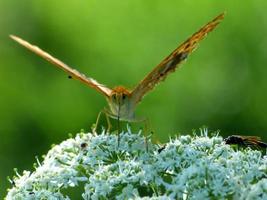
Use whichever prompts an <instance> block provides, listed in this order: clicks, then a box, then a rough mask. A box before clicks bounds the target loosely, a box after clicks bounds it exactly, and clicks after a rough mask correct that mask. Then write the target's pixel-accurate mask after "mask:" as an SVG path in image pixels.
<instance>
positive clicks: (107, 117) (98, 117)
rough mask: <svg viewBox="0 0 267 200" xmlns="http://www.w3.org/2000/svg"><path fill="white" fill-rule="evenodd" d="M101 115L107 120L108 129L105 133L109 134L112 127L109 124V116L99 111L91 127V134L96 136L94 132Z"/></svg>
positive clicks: (103, 111)
mask: <svg viewBox="0 0 267 200" xmlns="http://www.w3.org/2000/svg"><path fill="white" fill-rule="evenodd" d="M101 114H105V117H106V120H107V125H108V128H107V129H106V133H109V132H110V129H111V127H112V126H111V123H110V119H109V115H108V113H107V112H106V110H101V111H100V112H99V113H98V115H97V118H96V122H95V124H94V125H93V126H92V132H93V134H97V133H96V131H97V127H98V124H99V119H100V117H101Z"/></svg>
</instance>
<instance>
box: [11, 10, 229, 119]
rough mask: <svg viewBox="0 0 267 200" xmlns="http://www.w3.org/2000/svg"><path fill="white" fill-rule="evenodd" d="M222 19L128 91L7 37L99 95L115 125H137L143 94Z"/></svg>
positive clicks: (35, 47)
mask: <svg viewBox="0 0 267 200" xmlns="http://www.w3.org/2000/svg"><path fill="white" fill-rule="evenodd" d="M223 18H224V14H220V15H218V16H217V17H216V18H214V19H213V20H212V21H210V22H209V23H207V24H206V25H205V26H203V27H202V28H201V29H200V30H199V31H197V32H196V33H195V34H193V35H192V36H191V37H189V38H188V39H187V40H186V41H185V42H183V43H182V44H181V45H180V46H179V47H178V48H176V49H175V50H174V51H173V52H172V53H171V54H170V55H169V56H167V57H166V58H165V59H164V60H163V61H162V62H161V63H159V64H158V65H157V66H156V67H155V68H154V69H153V70H152V71H151V72H150V73H149V74H148V75H146V76H145V78H144V79H143V80H142V81H141V82H139V83H138V84H137V85H136V86H135V87H134V88H133V89H131V90H129V89H126V88H125V87H124V86H117V87H114V88H113V89H111V88H109V87H107V86H105V85H103V84H100V83H98V82H97V81H96V80H94V79H92V78H89V77H86V76H85V75H84V74H82V73H80V72H78V71H77V70H76V69H73V68H71V67H69V66H68V65H66V64H65V63H63V62H62V61H60V60H58V59H57V58H55V57H53V56H52V55H50V54H49V53H47V52H45V51H43V50H42V49H40V48H39V47H37V46H34V45H32V44H30V43H29V42H27V41H25V40H23V39H21V38H19V37H17V36H14V35H10V37H11V38H12V39H13V40H15V41H16V42H18V43H19V44H21V45H22V46H24V47H26V48H27V49H29V50H31V51H32V52H34V53H36V54H37V55H39V56H41V57H42V58H44V59H46V60H47V61H49V62H50V63H52V64H53V65H55V66H57V67H59V68H60V69H62V70H64V71H66V72H67V73H68V74H69V77H70V78H74V79H77V80H79V81H81V82H82V83H84V84H86V85H87V86H89V87H91V88H93V89H95V90H96V91H98V92H99V93H100V94H102V95H103V96H104V97H105V98H106V100H107V102H108V106H109V109H105V113H106V114H107V115H108V116H109V117H111V118H116V119H118V121H128V122H133V121H136V118H135V115H134V111H135V109H136V106H137V105H138V103H140V102H141V100H142V98H143V97H144V96H145V94H147V93H148V92H149V91H151V90H152V89H153V88H154V87H155V86H156V85H157V84H158V83H159V82H161V81H163V80H164V79H165V78H166V77H167V76H168V74H170V73H171V72H174V71H175V70H176V68H177V67H178V66H179V65H180V64H181V63H182V62H183V61H185V60H186V58H187V57H188V55H189V54H190V53H191V52H192V51H193V50H194V49H196V47H197V44H198V43H199V41H201V40H202V39H203V38H204V37H205V36H206V35H207V33H209V32H211V31H212V30H213V29H214V28H215V27H216V26H217V25H218V24H219V23H220V22H221V21H222V19H223Z"/></svg>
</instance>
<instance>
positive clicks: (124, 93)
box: [110, 86, 130, 106]
mask: <svg viewBox="0 0 267 200" xmlns="http://www.w3.org/2000/svg"><path fill="white" fill-rule="evenodd" d="M129 97H130V92H129V91H128V90H127V89H125V88H124V87H122V86H117V87H115V88H114V89H113V90H112V92H111V95H110V101H111V102H112V103H113V104H116V105H120V106H123V105H124V104H126V103H127V102H128V101H129Z"/></svg>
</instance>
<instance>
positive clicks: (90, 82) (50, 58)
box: [10, 35, 112, 96]
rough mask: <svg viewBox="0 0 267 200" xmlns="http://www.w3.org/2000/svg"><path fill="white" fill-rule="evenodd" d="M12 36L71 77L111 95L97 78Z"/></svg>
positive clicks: (106, 94)
mask: <svg viewBox="0 0 267 200" xmlns="http://www.w3.org/2000/svg"><path fill="white" fill-rule="evenodd" d="M10 37H11V38H12V39H13V40H15V41H16V42H18V43H19V44H21V45H22V46H24V47H26V48H27V49H29V50H31V51H32V52H34V53H36V54H37V55H39V56H41V57H42V58H44V59H46V60H47V61H49V62H50V63H52V64H54V65H55V66H57V67H59V68H61V69H63V70H64V71H66V72H67V73H68V74H69V75H70V77H72V78H75V79H77V80H79V81H81V82H82V83H84V84H86V85H87V86H89V87H92V88H94V89H96V90H97V91H98V92H100V93H102V94H104V95H105V96H110V94H111V91H112V90H111V89H109V88H107V87H106V86H104V85H102V84H100V83H98V82H97V81H96V80H94V79H92V78H88V77H86V76H85V75H84V74H82V73H80V72H78V71H77V70H75V69H72V68H71V67H69V66H68V65H66V64H65V63H63V62H62V61H60V60H58V59H57V58H54V57H53V56H51V55H50V54H49V53H47V52H45V51H43V50H42V49H40V48H39V47H37V46H34V45H31V44H30V43H28V42H27V41H25V40H23V39H21V38H19V37H17V36H14V35H10Z"/></svg>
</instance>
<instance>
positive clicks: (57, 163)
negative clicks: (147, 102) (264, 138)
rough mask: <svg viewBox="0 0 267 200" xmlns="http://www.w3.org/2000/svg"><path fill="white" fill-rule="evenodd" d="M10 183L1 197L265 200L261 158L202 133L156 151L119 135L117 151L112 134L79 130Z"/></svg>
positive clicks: (137, 138)
mask: <svg viewBox="0 0 267 200" xmlns="http://www.w3.org/2000/svg"><path fill="white" fill-rule="evenodd" d="M146 147H147V148H146ZM12 182H13V188H11V189H9V191H8V194H7V196H6V199H7V200H21V199H23V200H24V199H26V200H27V199H49V200H58V199H59V200H60V199H62V200H63V199H65V200H68V199H70V198H69V197H68V195H67V194H66V191H68V189H69V188H72V187H82V188H84V189H83V192H82V194H81V198H83V199H86V200H89V199H155V200H156V199H161V200H165V199H197V200H199V199H238V200H239V199H255V200H256V199H257V200H258V199H267V158H266V156H264V155H262V153H261V152H260V151H256V150H251V149H244V150H242V151H239V150H234V149H233V148H231V147H230V146H229V145H226V144H224V142H223V139H222V137H220V136H218V135H214V136H212V137H208V136H207V130H202V131H201V133H200V134H199V135H198V136H197V135H195V136H188V135H186V136H180V137H177V138H175V139H170V141H169V142H168V143H167V144H166V145H165V146H164V147H163V148H161V147H159V145H155V144H152V143H151V141H150V139H148V140H146V139H145V138H144V137H143V136H142V135H141V134H140V133H138V134H132V133H131V131H130V130H128V131H127V132H125V133H122V134H121V140H120V145H119V146H118V143H117V135H114V134H112V135H108V134H104V133H102V134H101V135H93V134H90V133H86V134H85V133H80V134H78V135H77V136H76V137H75V138H70V139H68V140H66V141H64V142H62V143H61V144H59V145H56V146H54V147H53V148H52V149H51V150H50V151H49V152H48V154H47V155H46V156H45V158H44V161H43V162H42V163H40V162H39V161H38V164H37V166H36V170H35V171H34V172H32V173H31V172H28V171H24V172H23V174H22V175H19V174H18V173H17V176H16V177H14V178H13V180H12ZM63 191H64V192H63Z"/></svg>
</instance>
